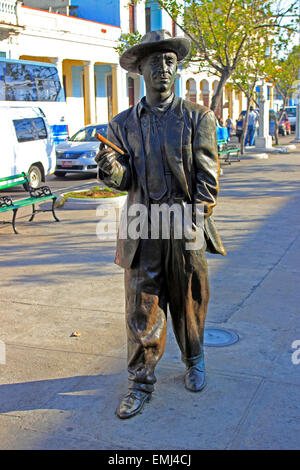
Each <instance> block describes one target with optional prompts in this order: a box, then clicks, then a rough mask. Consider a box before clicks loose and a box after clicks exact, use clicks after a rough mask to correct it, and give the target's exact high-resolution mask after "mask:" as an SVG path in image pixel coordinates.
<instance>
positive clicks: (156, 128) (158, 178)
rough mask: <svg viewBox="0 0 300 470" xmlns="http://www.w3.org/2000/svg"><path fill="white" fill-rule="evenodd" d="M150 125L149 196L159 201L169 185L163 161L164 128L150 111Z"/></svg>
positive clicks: (147, 163) (147, 155) (147, 153)
mask: <svg viewBox="0 0 300 470" xmlns="http://www.w3.org/2000/svg"><path fill="white" fill-rule="evenodd" d="M148 123H149V127H150V129H148V132H146V139H147V140H148V142H147V143H146V148H147V150H148V151H146V171H147V187H148V193H149V197H150V198H151V199H154V200H155V201H159V200H160V199H162V198H163V196H164V195H165V194H166V192H167V190H168V187H167V183H166V179H165V168H164V163H163V155H162V152H163V149H162V137H163V136H162V132H163V130H162V128H160V123H159V121H158V118H157V117H156V116H155V114H153V113H149V120H148Z"/></svg>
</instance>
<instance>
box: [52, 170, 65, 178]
mask: <svg viewBox="0 0 300 470" xmlns="http://www.w3.org/2000/svg"><path fill="white" fill-rule="evenodd" d="M54 174H55V176H62V177H64V176H66V174H67V172H66V171H55V172H54Z"/></svg>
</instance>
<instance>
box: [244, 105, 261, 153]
mask: <svg viewBox="0 0 300 470" xmlns="http://www.w3.org/2000/svg"><path fill="white" fill-rule="evenodd" d="M257 119H258V117H257V114H256V112H255V111H254V109H253V106H250V113H249V116H248V127H247V135H246V140H245V145H247V142H248V141H249V145H250V146H252V145H254V140H255V128H256V122H257Z"/></svg>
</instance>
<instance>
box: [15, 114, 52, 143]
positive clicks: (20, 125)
mask: <svg viewBox="0 0 300 470" xmlns="http://www.w3.org/2000/svg"><path fill="white" fill-rule="evenodd" d="M13 123H14V126H15V131H16V135H17V139H18V142H30V141H32V140H42V139H47V129H46V126H45V122H44V119H42V118H26V119H14V121H13Z"/></svg>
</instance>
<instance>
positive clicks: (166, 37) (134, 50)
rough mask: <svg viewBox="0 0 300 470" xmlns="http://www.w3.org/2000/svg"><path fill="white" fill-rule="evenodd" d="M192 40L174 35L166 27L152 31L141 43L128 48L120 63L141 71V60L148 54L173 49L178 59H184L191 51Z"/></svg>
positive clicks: (130, 70)
mask: <svg viewBox="0 0 300 470" xmlns="http://www.w3.org/2000/svg"><path fill="white" fill-rule="evenodd" d="M190 46H191V45H190V41H189V40H188V39H186V38H182V37H172V36H171V34H170V33H169V32H168V31H166V30H165V29H160V30H158V31H150V32H149V33H147V34H145V36H143V37H142V39H141V40H140V42H139V44H136V45H135V46H132V47H130V48H129V49H126V50H125V51H124V52H123V54H122V55H121V57H120V65H121V67H123V69H125V70H128V72H135V73H139V69H138V66H139V62H140V60H141V59H142V58H143V57H145V56H146V55H148V54H151V53H152V52H156V51H171V52H175V54H176V55H177V60H178V62H180V61H181V60H183V59H184V58H185V57H186V56H187V55H188V53H189V51H190Z"/></svg>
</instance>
